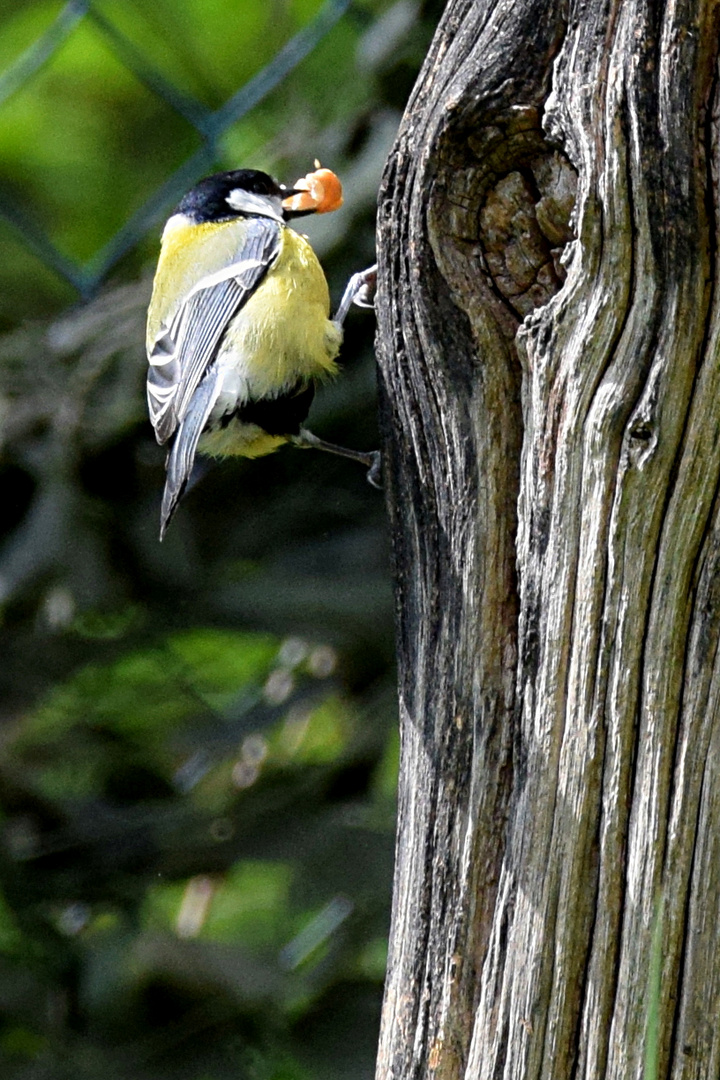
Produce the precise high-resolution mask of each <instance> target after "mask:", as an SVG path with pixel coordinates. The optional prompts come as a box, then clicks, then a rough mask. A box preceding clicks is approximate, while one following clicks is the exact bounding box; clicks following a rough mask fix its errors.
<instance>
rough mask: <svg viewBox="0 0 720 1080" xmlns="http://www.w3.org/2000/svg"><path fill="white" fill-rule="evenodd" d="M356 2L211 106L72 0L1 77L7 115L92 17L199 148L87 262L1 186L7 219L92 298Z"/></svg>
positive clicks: (319, 20)
mask: <svg viewBox="0 0 720 1080" xmlns="http://www.w3.org/2000/svg"><path fill="white" fill-rule="evenodd" d="M351 3H352V0H327V2H326V3H325V4H324V5H323V6H322V8H321V9H320V11H319V12H318V14H317V15H316V16H315V18H314V19H313V20H312V21H311V22H310V23H309V24H308V25H307V26H305V27H304V28H303V29H302V30H300V31H299V32H298V33H297V34H295V36H294V37H293V38H291V39H290V41H288V42H287V44H286V45H285V46H284V47H283V48H282V49H280V51H279V52H278V53H277V54H276V55H275V56H274V57H273V59H272V60H271V61H270V62H269V63H268V64H266V66H265V67H264V68H263V69H262V70H261V71H260V72H258V74H257V75H255V76H254V77H253V78H252V79H250V80H249V81H248V82H246V83H245V85H244V86H241V87H240V89H239V90H237V91H236V92H235V93H234V94H232V95H231V96H230V97H229V98H228V99H227V100H226V101H225V102H224V103H223V104H222V105H221V106H220V107H219V108H217V109H215V110H212V109H209V108H207V106H206V105H204V104H203V103H202V102H201V101H199V100H198V99H197V98H196V97H194V96H192V95H190V94H188V93H186V92H185V91H182V90H180V89H178V87H176V86H174V85H173V84H172V82H171V81H170V80H168V79H167V78H166V76H165V75H164V74H163V73H162V72H161V71H160V70H159V69H158V68H157V66H156V65H154V64H153V63H152V62H151V61H150V60H149V59H148V57H146V56H145V55H143V53H142V51H141V50H139V49H138V47H137V46H136V45H135V44H134V43H133V42H131V41H130V40H129V39H128V38H127V37H126V36H125V35H124V34H123V33H122V31H120V30H119V29H118V27H117V26H114V25H113V23H112V22H111V21H110V20H109V19H108V18H106V16H105V15H103V14H102V13H101V12H99V11H98V10H96V8H95V7H94V6H93V4H92V2H91V0H70V2H69V3H67V4H66V5H65V6H64V7H63V9H62V10H61V11H60V13H59V14H58V15H57V17H56V18H55V20H54V21H53V23H52V24H51V25H50V26H49V27H48V28H47V30H46V31H45V32H44V33H43V34H42V35H41V36H40V37H38V38H37V39H36V40H35V41H34V42H33V44H32V45H31V46H30V47H29V48H28V49H26V50H25V52H24V53H22V55H21V56H20V57H18V59H17V60H16V61H15V62H14V63H13V64H12V65H11V66H10V67H9V68H8V69H7V70H6V71H5V72H3V73H1V74H0V118H1V116H2V108H3V106H4V105H5V103H6V102H7V101H8V100H9V99H10V98H11V97H12V95H13V94H15V93H16V92H17V91H19V90H21V89H23V88H24V87H26V86H27V85H28V84H30V83H32V80H33V79H34V78H35V77H36V76H37V75H38V73H39V72H40V71H41V69H42V68H43V67H44V65H45V64H47V63H48V62H49V61H50V60H52V58H53V57H54V56H55V54H56V53H57V52H58V50H59V49H60V48H61V47H62V46H63V45H64V44H65V43H66V42H67V40H68V39H69V38H70V37H71V36H72V35H73V34H74V33H75V32H76V31H77V30H78V27H79V26H80V24H81V23H82V22H83V21H84V20H89V21H91V22H92V23H93V25H94V27H95V28H96V29H97V30H99V31H100V33H101V34H102V36H103V38H104V39H105V41H106V43H107V45H108V46H109V48H110V49H111V50H112V52H113V54H114V55H115V57H116V58H117V59H118V60H119V61H120V63H121V64H123V65H124V66H125V67H126V68H127V69H128V70H129V71H131V72H132V73H133V74H134V76H135V77H136V78H137V79H138V80H139V81H140V82H142V84H143V85H144V86H145V87H146V88H147V89H148V90H149V91H150V92H151V93H153V94H155V95H157V96H158V97H159V98H161V99H162V100H163V101H164V102H165V103H166V104H167V105H168V106H170V107H171V108H172V109H174V110H175V111H176V112H177V113H178V114H179V115H180V116H182V117H183V118H184V119H185V120H186V121H187V122H188V123H189V124H191V125H192V126H193V127H194V128H195V130H196V131H197V132H198V134H199V135H200V137H201V140H202V142H201V146H200V148H199V149H198V150H196V151H195V152H194V153H192V154H191V155H190V156H189V157H188V158H187V159H186V160H185V161H184V162H183V163H182V165H181V166H180V167H179V168H178V169H176V170H175V171H174V172H173V173H172V174H171V175H170V176H168V178H167V179H166V180H165V181H164V183H162V184H161V185H160V186H159V187H158V188H157V189H156V190H155V191H154V192H153V193H152V195H151V196H150V198H149V199H147V201H146V202H145V204H144V205H143V206H142V207H141V208H140V209H139V210H137V211H136V212H135V213H134V214H132V215H131V216H130V217H129V218H128V220H127V221H126V222H125V223H124V224H123V225H122V227H121V228H120V229H118V230H117V232H116V233H115V235H114V236H113V237H112V238H111V239H110V240H109V241H108V242H107V243H106V244H105V245H104V246H102V247H101V248H99V249H98V250H97V251H96V252H95V253H94V254H93V255H92V256H91V257H90V258H89V259H88V260H87V261H85V262H79V261H77V260H74V259H72V258H69V257H68V256H67V255H65V254H64V253H62V252H61V251H60V250H59V249H58V248H57V247H56V246H55V244H54V243H53V242H52V240H51V239H50V236H49V235H48V233H47V231H46V230H45V229H43V227H42V226H41V224H40V222H39V220H38V219H37V218H34V217H33V216H32V215H31V214H29V213H28V212H27V211H26V210H25V209H24V208H22V207H21V206H20V205H19V204H18V202H17V200H16V199H15V198H13V196H12V195H11V194H10V193H9V192H8V191H7V190H0V216H1V217H2V218H3V219H4V220H5V221H6V222H7V223H8V224H9V225H10V226H11V227H12V229H13V231H14V232H15V233H16V234H17V235H19V236H20V237H21V239H22V241H23V243H24V244H25V245H27V247H28V248H29V249H30V250H31V251H32V252H33V253H34V254H35V255H36V256H37V257H38V258H39V259H40V260H41V261H42V262H43V263H44V264H45V265H46V266H48V267H50V268H51V269H52V270H54V271H55V272H56V273H57V274H59V275H60V276H61V277H63V278H65V279H66V281H68V282H69V283H70V284H71V285H72V286H73V287H74V288H75V289H76V290H77V291H78V293H79V294H80V296H81V297H82V298H84V299H87V298H89V297H91V296H92V295H93V294H94V293H96V292H97V290H98V288H99V287H100V286H101V285H102V283H103V282H104V281H105V279H106V278H107V276H108V274H109V273H110V271H111V270H112V268H113V267H114V266H115V264H116V263H117V262H118V260H119V259H121V258H122V256H123V255H124V254H125V253H126V252H127V251H129V250H130V249H131V248H132V247H134V245H135V244H136V243H138V241H139V240H140V239H141V238H142V237H143V236H145V234H146V233H147V232H148V231H150V230H151V229H152V228H154V227H156V226H157V224H158V222H159V221H161V219H162V218H163V216H164V214H165V213H166V211H167V208H168V206H170V205H172V204H174V203H175V202H177V201H178V199H179V198H180V196H181V195H182V194H183V193H184V192H185V191H186V190H187V188H188V187H189V186H191V185H192V183H193V182H194V181H195V180H196V179H197V177H198V176H199V175H200V174H201V173H202V172H203V171H207V169H208V168H209V167H211V165H212V163H213V161H214V160H216V158H217V147H218V141H219V140H220V138H221V137H222V135H223V134H224V133H225V132H226V131H227V129H228V128H229V127H230V126H231V125H232V124H235V123H237V121H238V120H240V119H241V118H242V117H243V116H245V115H246V114H247V113H248V112H250V110H251V109H253V108H254V107H255V106H256V105H257V104H258V103H259V102H260V101H262V100H263V98H265V97H266V96H267V95H268V94H269V93H270V92H271V91H272V90H274V89H275V88H276V87H277V86H278V85H279V84H280V83H282V82H283V80H284V79H285V78H287V76H288V75H289V74H290V72H291V71H293V69H294V68H296V67H297V65H298V64H299V63H300V62H301V61H302V60H304V59H305V57H307V56H308V55H309V54H310V53H311V52H312V51H313V49H315V47H316V46H317V45H318V44H319V42H320V41H321V40H322V39H323V38H324V37H325V35H326V34H327V33H328V32H329V31H330V30H331V29H332V28H333V27H334V26H335V24H336V23H337V22H338V21H339V20H340V19H341V18H342V17H343V15H344V14H345V13H346V12H347V10H348V8H349V7H350V6H351Z"/></svg>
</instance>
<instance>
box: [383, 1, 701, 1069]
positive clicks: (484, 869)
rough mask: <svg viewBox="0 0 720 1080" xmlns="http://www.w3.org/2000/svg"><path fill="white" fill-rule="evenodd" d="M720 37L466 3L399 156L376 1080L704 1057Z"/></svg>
mask: <svg viewBox="0 0 720 1080" xmlns="http://www.w3.org/2000/svg"><path fill="white" fill-rule="evenodd" d="M719 16H720V8H719V5H718V3H717V2H716V0H675V2H670V0H666V2H661V0H655V2H650V0H648V2H646V3H644V2H642V0H605V2H603V0H584V2H582V3H580V2H578V3H560V2H558V0H498V2H493V0H485V2H481V3H471V2H468V0H464V2H455V0H451V2H450V4H449V5H448V8H447V10H446V13H445V16H444V18H443V21H442V23H441V25H440V27H439V29H438V32H437V35H436V38H435V41H434V43H433V46H432V48H431V51H430V54H429V56H428V58H427V61H426V64H425V67H424V69H423V72H422V74H421V77H420V79H419V81H418V85H417V86H416V89H415V91H414V94H413V97H412V99H411V101H410V103H409V105H408V109H407V112H406V116H405V119H404V121H403V124H402V127H401V130H400V133H399V136H398V141H397V145H396V147H395V150H394V153H393V154H392V155H391V158H390V161H389V163H388V168H387V170H386V175H385V178H384V182H383V187H382V190H381V196H380V209H379V223H378V246H379V257H380V278H379V283H380V284H379V295H378V359H379V363H380V370H381V391H382V411H383V423H384V428H385V434H386V443H387V447H386V477H387V489H388V490H387V496H388V506H389V511H390V517H391V525H392V532H393V548H394V566H395V577H396V596H397V623H398V655H399V664H400V713H401V737H402V759H401V777H400V813H399V831H398V848H397V868H396V878H395V895H394V907H393V926H392V933H391V949H390V962H389V971H388V979H387V988H386V1000H385V1006H384V1015H383V1029H382V1034H381V1043H380V1052H379V1058H378V1074H377V1075H378V1077H379V1078H382V1080H385V1078H389V1077H397V1078H399V1077H403V1080H406V1078H415V1077H418V1078H419V1077H430V1076H433V1077H442V1078H443V1080H455V1078H459V1077H468V1078H473V1080H474V1078H483V1080H484V1078H487V1080H490V1078H491V1077H492V1078H493V1080H497V1078H500V1077H507V1078H508V1080H509V1078H511V1077H512V1078H513V1080H519V1078H523V1080H524V1078H526V1077H527V1078H531V1077H532V1078H540V1077H543V1078H545V1077H552V1078H553V1080H564V1078H565V1077H567V1078H570V1077H571V1076H572V1077H574V1078H575V1077H578V1078H579V1077H587V1078H588V1080H589V1078H590V1077H592V1078H594V1080H596V1078H599V1077H613V1078H620V1077H622V1078H628V1077H640V1076H642V1075H643V1069H644V1064H645V1061H646V1054H647V1052H648V1039H649V1038H650V1037H651V1036H650V1035H649V1031H650V1029H649V1027H648V1024H649V1020H648V1017H649V1004H650V1002H651V1001H652V1000H653V999H656V1005H657V1029H658V1031H659V1039H658V1045H657V1048H656V1049H657V1053H658V1061H659V1072H658V1075H660V1076H663V1077H665V1076H667V1077H670V1076H672V1077H678V1078H679V1077H696V1076H697V1077H701V1076H702V1077H704V1076H717V1075H718V1070H719V1069H720V1032H719V1028H718V1024H717V1016H718V1015H720V945H719V944H718V940H717V932H716V927H717V925H718V914H720V869H718V857H719V856H720V796H718V793H717V792H718V787H717V780H718V776H717V774H718V770H719V767H720V758H719V757H718V754H719V753H720V713H719V712H718V696H719V693H720V670H719V664H720V661H719V660H718V642H719V640H720V605H719V603H718V601H719V600H720V580H719V577H718V571H719V568H720V561H719V559H720V514H719V504H718V483H719V481H720V439H719V438H718V434H719V431H718V429H719V426H720V408H719V403H720V342H719V340H718V337H719V333H720V318H719V314H720V313H719V311H718V290H717V283H716V275H717V266H716V260H717V246H718V235H717V234H718V194H717V175H716V163H717V156H718V147H717V138H716V134H717V89H716V88H717V62H718V28H719V25H720V19H719ZM653 940H655V941H656V942H658V943H659V946H656V947H655V950H654V952H653ZM658 950H659V958H660V962H661V967H660V971H659V979H655V981H653V956H655V957H656V958H657V957H658ZM656 983H657V984H658V985H659V989H657V988H656V989H653V987H654V986H655V984H656Z"/></svg>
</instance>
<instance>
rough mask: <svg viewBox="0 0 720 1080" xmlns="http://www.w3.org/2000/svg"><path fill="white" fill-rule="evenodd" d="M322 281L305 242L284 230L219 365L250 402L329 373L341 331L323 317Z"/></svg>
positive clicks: (326, 298)
mask: <svg viewBox="0 0 720 1080" xmlns="http://www.w3.org/2000/svg"><path fill="white" fill-rule="evenodd" d="M329 313H330V294H329V292H328V286H327V281H326V280H325V275H324V273H323V271H322V268H321V266H320V263H319V262H318V260H317V256H316V255H315V252H314V251H313V249H312V248H311V247H310V244H309V243H308V241H307V240H306V239H305V238H304V237H302V236H300V235H299V234H298V233H296V232H294V231H293V230H292V229H289V228H286V227H283V228H282V230H281V246H280V254H279V255H278V257H277V259H276V260H275V262H274V263H273V265H272V267H271V268H270V270H269V271H268V273H267V275H266V277H265V278H264V279H263V281H262V282H261V283H260V285H259V287H258V288H257V289H256V290H255V292H254V293H253V294H252V296H250V297H249V299H248V300H247V301H246V303H245V304H244V305H243V306H242V308H241V309H240V311H239V312H238V313H237V315H236V316H235V317H234V318H233V319H232V320H231V322H230V325H229V326H228V330H227V333H226V335H225V338H224V340H223V342H222V344H221V347H220V353H219V358H220V362H221V364H223V365H224V364H225V363H228V364H231V365H232V366H233V367H237V369H238V371H239V373H240V374H241V376H242V378H244V379H247V382H248V396H249V397H252V398H254V399H258V398H265V397H278V396H279V395H280V394H281V393H283V392H284V391H285V390H287V389H289V388H290V387H292V386H295V385H296V384H297V382H298V381H299V380H306V381H308V382H309V381H310V380H312V379H321V378H324V377H326V376H328V375H332V374H334V372H335V370H336V365H335V357H336V356H337V355H338V352H339V351H340V345H341V344H342V331H341V329H340V328H339V327H337V326H336V325H335V324H334V323H332V322H331V321H330V319H329V318H328V316H329Z"/></svg>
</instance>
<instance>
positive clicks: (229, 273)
mask: <svg viewBox="0 0 720 1080" xmlns="http://www.w3.org/2000/svg"><path fill="white" fill-rule="evenodd" d="M279 251H280V226H279V225H278V223H277V222H275V221H272V220H271V219H269V218H251V219H249V220H248V222H247V229H246V233H245V237H244V241H243V244H242V247H241V249H240V250H239V251H238V252H237V256H236V258H235V259H234V260H233V261H232V262H231V263H230V264H229V265H227V266H224V267H221V268H220V269H219V270H218V271H217V272H215V273H211V274H208V275H206V276H205V277H203V278H201V279H200V281H198V283H197V284H196V285H195V286H194V288H193V289H192V290H191V291H190V292H189V293H188V295H187V296H186V297H185V298H184V300H183V302H182V303H181V304H180V305H179V306H178V307H177V309H176V310H175V311H174V313H173V314H172V316H171V317H170V318H169V319H168V320H167V322H165V323H163V325H162V326H161V328H160V332H159V333H158V335H157V337H156V338H155V340H154V342H153V343H152V345H151V347H150V350H149V353H148V359H149V361H150V369H149V372H148V379H147V397H148V408H149V412H150V420H151V421H152V425H153V427H154V428H155V435H156V438H157V441H158V442H159V443H164V442H167V440H168V439H169V438H170V436H171V435H172V434H173V432H174V431H175V430H176V429H177V426H178V424H179V423H180V422H181V421H182V419H183V417H184V416H185V414H186V412H187V411H188V408H189V406H190V403H191V401H192V398H193V394H194V393H195V391H196V390H197V388H198V386H199V384H200V381H201V379H202V378H203V375H204V374H205V372H206V371H207V369H208V366H209V365H210V364H211V363H212V361H213V359H214V358H215V356H216V354H217V350H218V347H219V345H220V342H221V340H222V337H223V335H224V334H225V331H226V329H227V326H228V323H229V322H230V320H231V319H232V318H233V316H234V315H235V314H236V313H237V312H238V311H239V310H240V308H241V307H242V306H243V304H245V303H246V302H247V300H248V298H249V297H250V296H251V295H252V293H253V292H254V291H255V289H257V287H258V285H259V284H260V282H261V281H262V279H263V277H264V276H265V274H266V273H267V271H268V270H269V268H270V267H271V266H272V264H273V263H274V262H275V260H276V258H277V256H278V253H279Z"/></svg>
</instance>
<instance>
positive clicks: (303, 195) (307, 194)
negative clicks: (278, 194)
mask: <svg viewBox="0 0 720 1080" xmlns="http://www.w3.org/2000/svg"><path fill="white" fill-rule="evenodd" d="M293 186H294V187H295V189H296V190H297V192H298V194H297V195H290V196H289V197H288V198H287V199H283V207H284V208H285V209H286V210H312V211H314V212H315V213H316V214H329V213H330V211H331V210H339V209H340V207H341V206H342V204H343V193H342V184H341V183H340V180H339V178H338V177H337V176H336V175H335V173H334V172H332V171H331V170H330V169H321V168H320V162H319V161H316V162H315V171H314V172H311V173H308V174H307V175H306V176H303V177H301V178H300V179H299V180H298V181H297V183H296V184H294V185H293Z"/></svg>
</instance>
